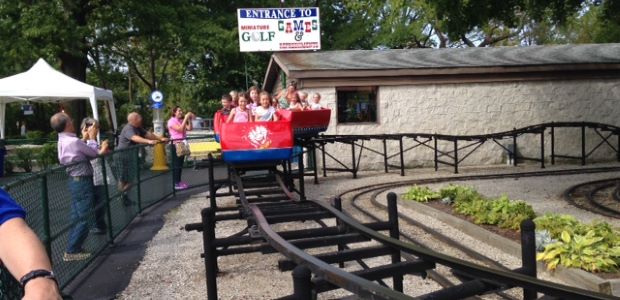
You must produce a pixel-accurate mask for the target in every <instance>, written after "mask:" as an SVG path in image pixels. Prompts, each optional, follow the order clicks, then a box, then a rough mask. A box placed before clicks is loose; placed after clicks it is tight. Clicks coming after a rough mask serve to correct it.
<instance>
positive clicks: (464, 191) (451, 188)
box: [439, 184, 482, 202]
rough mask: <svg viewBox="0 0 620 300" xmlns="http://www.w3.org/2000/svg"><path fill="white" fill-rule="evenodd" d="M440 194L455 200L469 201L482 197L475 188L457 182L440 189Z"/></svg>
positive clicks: (442, 196)
mask: <svg viewBox="0 0 620 300" xmlns="http://www.w3.org/2000/svg"><path fill="white" fill-rule="evenodd" d="M439 194H440V197H441V198H450V199H451V200H452V201H454V202H469V201H471V200H474V199H479V198H482V196H480V194H479V193H478V192H477V191H476V190H475V189H474V188H472V187H469V186H464V185H455V184H450V185H448V186H447V187H444V188H442V189H441V190H439Z"/></svg>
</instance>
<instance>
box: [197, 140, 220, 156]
mask: <svg viewBox="0 0 620 300" xmlns="http://www.w3.org/2000/svg"><path fill="white" fill-rule="evenodd" d="M189 151H190V153H191V154H190V156H191V157H192V158H194V159H204V158H207V156H208V155H209V153H211V154H212V155H213V156H214V157H217V156H219V155H220V152H222V146H221V145H220V143H217V142H195V143H192V142H190V143H189Z"/></svg>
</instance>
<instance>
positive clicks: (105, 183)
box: [101, 156, 114, 244]
mask: <svg viewBox="0 0 620 300" xmlns="http://www.w3.org/2000/svg"><path fill="white" fill-rule="evenodd" d="M101 175H102V176H103V189H104V196H105V211H106V215H107V221H108V239H109V242H110V244H113V243H114V233H113V232H112V209H111V208H110V192H109V191H108V172H107V170H106V168H105V156H101Z"/></svg>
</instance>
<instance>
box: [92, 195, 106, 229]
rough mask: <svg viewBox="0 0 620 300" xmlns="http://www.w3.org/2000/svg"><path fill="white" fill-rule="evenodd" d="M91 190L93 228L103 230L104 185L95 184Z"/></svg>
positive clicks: (104, 227)
mask: <svg viewBox="0 0 620 300" xmlns="http://www.w3.org/2000/svg"><path fill="white" fill-rule="evenodd" d="M93 191H94V193H93V196H94V197H93V200H94V202H93V205H94V206H95V228H99V229H103V230H105V229H106V226H105V185H95V186H94V188H93Z"/></svg>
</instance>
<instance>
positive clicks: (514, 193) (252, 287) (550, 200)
mask: <svg viewBox="0 0 620 300" xmlns="http://www.w3.org/2000/svg"><path fill="white" fill-rule="evenodd" d="M612 165H613V166H618V164H612ZM591 166H592V165H589V167H591ZM606 166H610V165H609V164H608V165H606ZM574 167H575V166H562V167H553V168H549V169H553V170H557V169H565V168H574ZM537 170H540V169H539V168H537V167H535V166H520V167H517V168H513V167H505V166H501V167H500V166H498V167H485V168H462V169H461V170H460V171H461V174H468V175H469V174H490V173H505V172H517V171H537ZM453 175H454V174H452V173H449V172H448V171H445V170H444V171H440V172H434V171H432V170H430V169H416V170H407V176H405V177H401V176H398V174H384V173H378V172H360V173H358V179H351V175H350V174H335V175H330V176H329V177H328V178H320V179H319V180H320V184H318V185H313V184H311V180H307V181H306V183H307V184H306V192H307V195H308V198H311V199H318V200H326V201H327V200H329V199H330V198H332V197H333V196H334V195H336V194H338V193H341V192H343V191H346V190H349V189H352V188H355V187H362V186H367V185H370V184H376V183H381V182H393V181H401V180H407V179H415V178H428V177H446V176H453ZM612 176H618V173H609V172H608V173H597V174H581V175H570V176H554V177H544V178H543V177H534V178H520V179H517V180H515V179H505V180H484V181H467V182H463V184H468V185H472V186H475V187H476V188H477V189H478V190H479V191H480V192H481V193H483V194H484V195H486V196H489V197H492V196H498V195H501V194H502V193H506V194H507V195H508V196H509V197H510V198H513V199H523V200H526V201H528V202H530V203H532V205H533V206H534V208H535V209H536V210H537V212H539V213H541V212H546V211H554V212H558V211H560V212H565V213H570V214H574V215H575V216H577V217H578V218H580V219H582V220H584V221H588V220H592V219H596V218H598V219H605V220H607V219H606V218H604V217H601V216H598V215H593V214H590V213H587V212H583V211H581V210H579V209H576V208H574V207H572V206H570V205H568V204H566V203H565V202H564V201H563V200H562V195H561V194H562V192H563V191H564V190H565V189H567V188H569V187H570V186H571V185H574V184H577V183H581V182H584V181H590V180H597V179H602V178H609V177H612ZM454 183H459V182H454ZM433 187H439V185H437V186H433ZM402 190H404V189H401V190H398V189H396V190H395V191H396V192H402ZM382 197H383V196H382ZM383 198H384V197H383ZM233 201H234V199H233V198H232V197H226V198H219V199H218V203H221V204H222V205H226V204H232V203H233ZM207 205H208V201H207V200H206V197H205V194H197V195H194V196H192V197H191V198H190V199H189V200H187V201H186V202H185V203H184V204H183V205H181V206H180V207H179V208H177V209H175V210H173V211H171V212H169V213H168V214H167V215H166V224H165V225H164V226H163V228H162V229H161V230H160V232H159V233H158V234H157V235H156V236H155V238H154V239H153V240H152V241H151V242H150V244H149V246H148V249H147V251H146V254H145V257H144V259H143V260H142V261H141V263H140V266H139V267H138V269H137V270H136V271H135V272H134V274H133V276H132V279H131V282H130V284H129V286H128V287H127V288H126V289H125V291H123V292H122V293H121V294H120V295H119V297H118V298H119V299H205V298H206V282H205V275H204V263H203V260H202V259H201V258H200V253H202V251H203V249H202V237H201V234H199V233H196V232H189V233H188V232H185V231H182V230H181V228H182V227H183V226H184V225H185V224H187V223H193V222H198V221H199V220H200V213H199V212H200V210H201V209H202V208H204V207H206V206H207ZM348 208H349V207H348V204H346V202H345V209H346V210H348ZM399 209H400V210H401V211H405V212H407V214H411V215H412V216H413V217H414V218H416V219H420V220H423V221H424V222H425V223H428V224H434V225H433V226H434V227H436V228H438V230H441V231H442V232H444V233H445V234H446V235H449V236H453V237H456V238H458V239H461V240H462V241H463V243H464V244H466V245H468V246H470V247H472V248H474V249H476V250H477V251H480V252H481V253H484V254H487V255H489V256H491V257H495V258H497V260H498V261H501V262H502V263H504V264H505V265H506V266H508V267H510V268H514V267H517V266H518V264H519V262H518V259H515V258H514V257H510V256H507V255H505V254H503V253H500V251H498V250H496V249H493V248H492V247H488V246H486V245H480V244H481V243H479V242H477V241H476V240H473V239H471V238H469V237H467V236H463V234H461V233H460V232H458V231H456V230H454V229H453V228H451V227H450V226H447V225H445V224H440V223H438V222H436V221H435V220H431V219H430V218H427V219H423V218H424V216H422V215H419V214H417V215H416V213H415V212H414V211H410V210H407V209H406V208H404V207H403V206H401V207H400V208H399ZM375 211H376V209H375ZM378 213H381V212H378ZM353 215H354V216H356V217H360V218H362V217H361V216H358V214H357V213H353ZM607 221H610V222H614V224H615V225H617V226H618V225H620V224H618V222H617V221H616V220H607ZM245 224H246V223H245V222H244V221H227V222H221V223H218V227H217V231H216V234H217V236H218V237H224V236H229V235H231V234H234V233H236V232H238V231H240V230H242V229H243V228H244V227H245ZM305 225H306V224H288V225H282V226H289V227H291V228H295V227H297V226H299V228H301V227H302V226H305ZM403 230H406V231H409V230H411V233H412V234H418V235H421V234H420V233H418V232H415V231H414V229H409V228H406V229H403ZM428 240H429V241H432V237H428ZM446 251H449V250H446ZM455 255H459V254H458V253H455ZM281 258H283V256H281V255H280V254H268V255H263V254H259V253H253V254H244V255H234V256H226V257H220V258H219V260H218V264H219V266H220V270H221V271H222V274H220V275H219V276H218V278H217V280H218V296H219V298H220V299H272V298H277V297H282V296H285V295H289V294H290V293H292V280H291V274H290V272H279V271H278V270H277V261H278V259H281ZM380 262H381V259H380V258H379V259H376V261H370V262H369V264H371V265H372V264H374V263H380ZM347 267H348V268H355V265H354V264H351V265H347ZM386 282H387V283H388V284H389V280H387V281H386ZM405 287H406V289H405V290H406V292H407V293H409V294H411V295H419V294H424V293H426V292H429V291H432V290H436V289H437V288H438V286H437V285H436V283H434V282H433V281H431V280H423V279H420V278H418V277H413V276H406V277H405ZM345 295H347V293H346V292H343V291H337V292H333V293H327V294H321V297H320V298H321V299H333V298H337V297H342V296H345Z"/></svg>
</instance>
